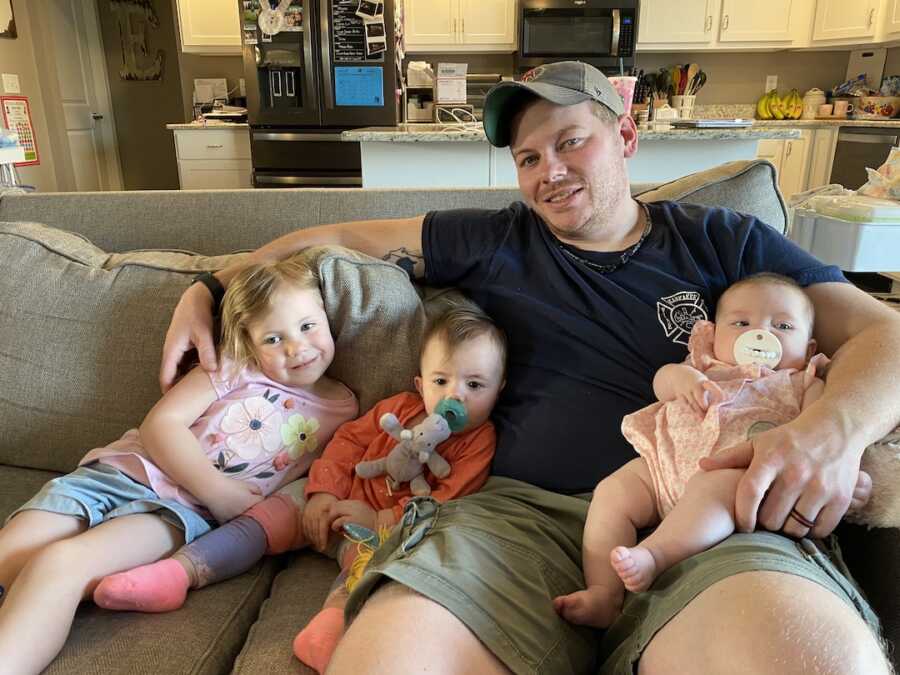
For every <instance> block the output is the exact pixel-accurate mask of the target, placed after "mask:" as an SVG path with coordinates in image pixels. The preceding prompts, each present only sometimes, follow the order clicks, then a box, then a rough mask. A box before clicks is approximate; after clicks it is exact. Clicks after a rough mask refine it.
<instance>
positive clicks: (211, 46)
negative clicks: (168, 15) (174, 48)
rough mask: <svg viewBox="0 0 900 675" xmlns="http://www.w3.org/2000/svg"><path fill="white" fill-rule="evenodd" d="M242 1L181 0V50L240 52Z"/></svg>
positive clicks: (214, 52)
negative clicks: (240, 12) (239, 7)
mask: <svg viewBox="0 0 900 675" xmlns="http://www.w3.org/2000/svg"><path fill="white" fill-rule="evenodd" d="M239 4H240V3H238V2H236V1H235V0H178V26H179V31H180V34H181V51H183V52H191V53H195V54H240V53H241V22H240V16H239V10H238V6H239Z"/></svg>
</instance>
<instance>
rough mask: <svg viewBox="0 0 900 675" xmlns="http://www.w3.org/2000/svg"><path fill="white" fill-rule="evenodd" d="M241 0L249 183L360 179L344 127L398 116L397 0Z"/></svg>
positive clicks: (352, 182) (350, 182) (357, 182)
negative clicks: (343, 136)
mask: <svg viewBox="0 0 900 675" xmlns="http://www.w3.org/2000/svg"><path fill="white" fill-rule="evenodd" d="M237 1H238V2H240V12H241V24H242V26H241V27H242V31H241V32H242V44H243V49H242V51H243V59H244V74H245V80H246V85H247V111H248V119H249V122H250V127H251V129H250V142H251V156H252V159H253V182H254V185H255V186H256V187H261V188H262V187H348V186H349V187H352V186H361V185H362V170H361V166H360V151H359V143H355V142H343V141H341V140H340V134H341V132H342V131H344V130H346V129H352V128H358V127H368V126H393V125H395V124H397V121H398V119H399V118H398V103H397V97H396V95H395V92H396V90H397V88H398V85H397V82H398V79H397V66H396V64H395V50H394V25H393V21H394V11H393V9H394V0H383V2H380V1H375V0H281V1H280V2H279V0H237Z"/></svg>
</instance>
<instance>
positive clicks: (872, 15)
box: [869, 7, 875, 28]
mask: <svg viewBox="0 0 900 675" xmlns="http://www.w3.org/2000/svg"><path fill="white" fill-rule="evenodd" d="M873 23H875V8H874V7H873V8H872V9H870V10H869V28H871V27H872V24H873Z"/></svg>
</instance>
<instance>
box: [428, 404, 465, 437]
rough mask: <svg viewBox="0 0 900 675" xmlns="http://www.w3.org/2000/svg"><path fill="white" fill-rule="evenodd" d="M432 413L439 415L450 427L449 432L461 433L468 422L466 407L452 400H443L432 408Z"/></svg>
mask: <svg viewBox="0 0 900 675" xmlns="http://www.w3.org/2000/svg"><path fill="white" fill-rule="evenodd" d="M434 412H435V414H437V415H440V416H441V417H443V418H444V419H445V420H447V424H448V425H449V427H450V431H453V432H456V431H462V430H463V429H465V428H466V424H468V422H469V414H468V413H467V412H466V406H464V405H463V404H462V403H460V402H459V401H457V400H456V399H454V398H443V399H441V400H440V401H439V402H438V404H437V406H435V408H434Z"/></svg>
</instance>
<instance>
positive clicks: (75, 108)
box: [47, 0, 122, 192]
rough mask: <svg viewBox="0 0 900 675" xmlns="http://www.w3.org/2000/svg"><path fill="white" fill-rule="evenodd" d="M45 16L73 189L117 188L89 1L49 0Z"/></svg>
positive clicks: (110, 122) (107, 108) (96, 33)
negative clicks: (49, 19)
mask: <svg viewBox="0 0 900 675" xmlns="http://www.w3.org/2000/svg"><path fill="white" fill-rule="evenodd" d="M48 7H49V9H50V12H51V16H53V17H55V18H54V20H53V21H48V22H47V24H48V28H49V30H50V32H51V34H52V35H51V39H52V44H53V55H54V65H55V70H56V75H57V81H58V84H59V92H60V97H61V102H62V109H63V117H64V120H65V126H66V137H67V139H68V148H69V154H70V155H71V159H72V168H73V170H74V172H75V188H76V189H77V190H78V191H80V192H81V191H95V190H121V189H122V174H121V169H120V167H119V157H118V149H117V145H116V133H115V126H114V121H113V116H112V106H111V105H110V99H109V88H108V84H107V80H106V64H105V61H104V58H103V44H102V40H101V37H100V30H99V23H98V18H97V14H96V11H97V9H96V5H95V3H94V2H84V0H49V2H48Z"/></svg>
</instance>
